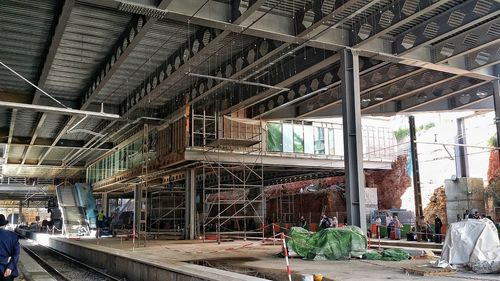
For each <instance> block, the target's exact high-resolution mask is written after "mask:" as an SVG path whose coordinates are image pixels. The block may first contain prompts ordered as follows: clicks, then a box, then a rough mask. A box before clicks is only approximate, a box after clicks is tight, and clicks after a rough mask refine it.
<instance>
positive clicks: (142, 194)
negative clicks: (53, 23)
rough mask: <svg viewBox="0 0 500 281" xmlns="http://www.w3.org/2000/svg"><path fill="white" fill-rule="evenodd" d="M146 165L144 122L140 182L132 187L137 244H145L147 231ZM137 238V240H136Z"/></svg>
mask: <svg viewBox="0 0 500 281" xmlns="http://www.w3.org/2000/svg"><path fill="white" fill-rule="evenodd" d="M148 165H149V129H148V125H147V124H144V129H143V135H142V171H141V176H140V182H139V183H138V184H137V187H136V188H135V189H134V193H135V194H134V198H136V200H137V202H136V204H137V206H136V207H137V208H136V209H137V210H138V212H136V213H138V217H137V218H136V219H134V222H135V223H136V225H135V226H134V231H135V233H134V245H135V244H136V242H137V243H138V245H139V246H144V247H145V246H146V240H147V231H148V225H147V221H148V181H147V180H146V176H147V175H148ZM136 240H137V241H136Z"/></svg>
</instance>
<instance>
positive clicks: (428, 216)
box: [424, 186, 448, 225]
mask: <svg viewBox="0 0 500 281" xmlns="http://www.w3.org/2000/svg"><path fill="white" fill-rule="evenodd" d="M436 214H438V215H439V218H440V219H441V221H442V222H443V224H444V225H446V224H447V223H448V219H447V218H448V216H447V214H446V193H445V190H444V187H442V186H441V187H438V188H436V189H435V190H434V193H433V194H432V196H431V199H430V202H429V204H427V206H426V207H425V209H424V217H425V221H428V222H429V223H430V224H434V218H435V215H436Z"/></svg>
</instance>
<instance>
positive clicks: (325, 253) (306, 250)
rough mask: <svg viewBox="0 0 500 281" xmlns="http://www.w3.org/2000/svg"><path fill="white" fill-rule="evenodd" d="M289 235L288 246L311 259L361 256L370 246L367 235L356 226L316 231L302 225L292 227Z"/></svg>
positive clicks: (338, 258)
mask: <svg viewBox="0 0 500 281" xmlns="http://www.w3.org/2000/svg"><path fill="white" fill-rule="evenodd" d="M288 236H289V237H288V238H287V246H288V248H289V249H290V250H291V251H293V252H295V253H297V254H298V255H299V256H301V257H303V258H305V259H309V260H341V259H349V258H351V257H361V256H363V254H365V253H366V249H367V246H368V245H367V240H366V236H365V235H364V234H363V232H362V230H361V229H360V228H359V227H356V226H347V227H342V228H327V229H323V230H321V231H318V232H316V233H313V232H309V231H307V230H305V229H304V228H302V227H292V228H291V229H290V232H289V233H288Z"/></svg>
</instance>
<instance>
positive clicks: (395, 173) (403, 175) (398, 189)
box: [365, 155, 411, 210]
mask: <svg viewBox="0 0 500 281" xmlns="http://www.w3.org/2000/svg"><path fill="white" fill-rule="evenodd" d="M365 179H366V183H365V185H366V186H367V187H375V188H377V197H378V208H379V209H381V210H383V209H391V208H401V204H402V201H401V196H403V194H404V193H405V191H406V189H408V187H410V186H411V178H410V176H409V175H408V156H407V155H400V156H398V158H397V159H396V161H394V162H393V163H392V165H391V169H390V170H383V171H373V172H366V177H365Z"/></svg>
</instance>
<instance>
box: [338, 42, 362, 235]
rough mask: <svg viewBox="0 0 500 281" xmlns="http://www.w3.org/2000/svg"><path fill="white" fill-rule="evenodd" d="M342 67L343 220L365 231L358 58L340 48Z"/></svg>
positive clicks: (355, 54)
mask: <svg viewBox="0 0 500 281" xmlns="http://www.w3.org/2000/svg"><path fill="white" fill-rule="evenodd" d="M340 65H341V70H342V74H341V76H342V126H343V131H344V162H345V180H346V202H347V222H348V223H349V224H350V225H356V226H359V227H360V228H361V229H362V230H363V232H364V233H366V215H365V212H366V211H365V178H364V173H363V145H362V138H363V137H362V130H361V102H360V87H359V57H358V54H357V52H356V51H352V50H348V49H344V50H343V51H342V52H341V56H340Z"/></svg>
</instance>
